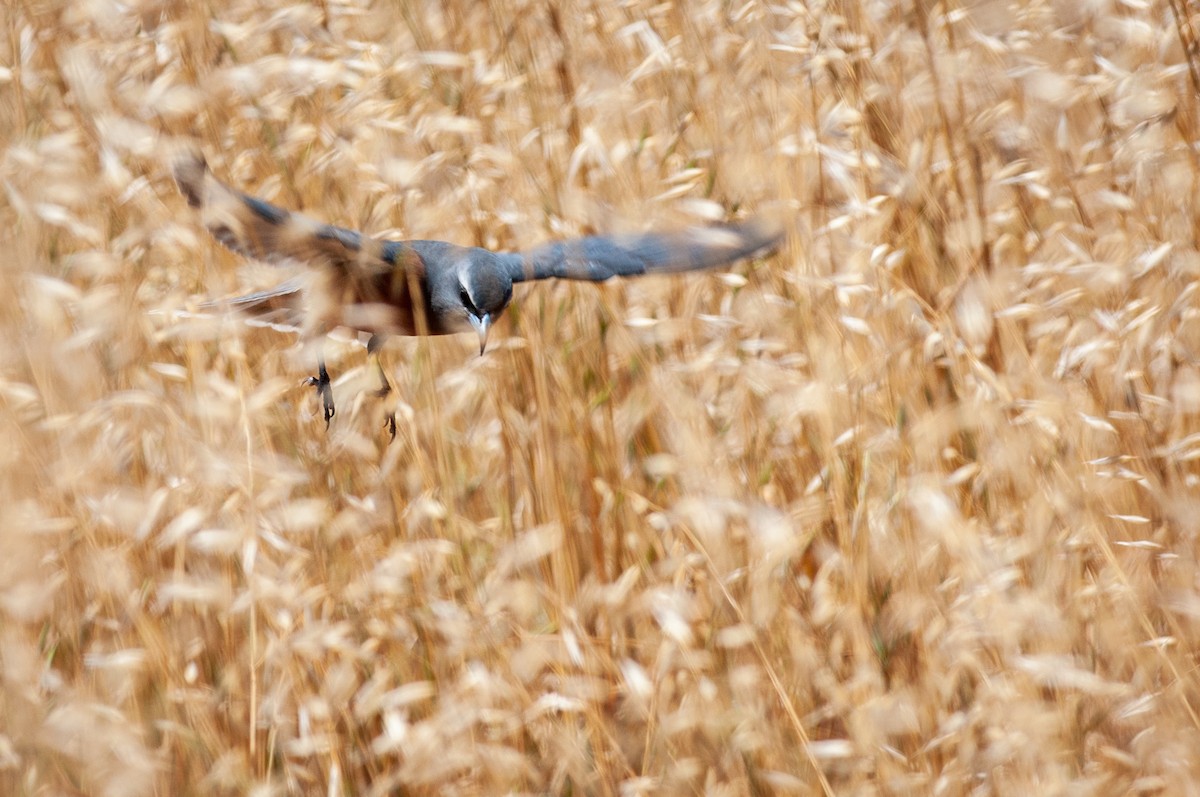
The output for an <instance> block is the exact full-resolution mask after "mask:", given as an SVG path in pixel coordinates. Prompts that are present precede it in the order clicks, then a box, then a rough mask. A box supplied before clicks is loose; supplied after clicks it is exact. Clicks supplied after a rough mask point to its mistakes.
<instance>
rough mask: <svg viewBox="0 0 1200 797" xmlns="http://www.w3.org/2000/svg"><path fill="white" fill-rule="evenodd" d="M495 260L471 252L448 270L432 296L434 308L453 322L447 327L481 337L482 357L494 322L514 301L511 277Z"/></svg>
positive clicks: (481, 253) (488, 256)
mask: <svg viewBox="0 0 1200 797" xmlns="http://www.w3.org/2000/svg"><path fill="white" fill-rule="evenodd" d="M481 255H483V256H481ZM494 260H495V256H494V255H492V253H491V252H485V251H483V250H472V251H469V252H468V253H467V256H466V257H463V258H461V259H460V260H459V261H458V263H456V264H455V268H453V269H451V270H449V272H448V273H447V274H446V278H445V279H444V282H443V283H442V284H441V285H438V286H437V289H435V292H434V294H435V295H434V296H433V300H434V305H435V309H436V310H437V312H438V314H439V315H440V316H442V317H443V318H446V319H447V320H448V321H449V322H450V324H449V325H448V326H453V327H455V328H456V329H457V330H461V331H463V332H466V331H467V330H474V331H475V332H476V333H477V334H478V335H479V353H480V354H483V350H484V347H485V346H486V345H487V338H488V331H489V330H490V329H491V328H492V323H493V322H494V321H495V320H496V319H497V318H499V317H500V314H501V313H502V312H504V308H505V307H507V306H508V303H509V301H511V300H512V278H511V277H509V275H508V274H507V272H505V271H504V270H503V269H502V268H500V264H499V263H497V262H494ZM448 331H449V330H448Z"/></svg>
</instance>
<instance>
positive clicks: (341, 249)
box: [174, 153, 410, 274]
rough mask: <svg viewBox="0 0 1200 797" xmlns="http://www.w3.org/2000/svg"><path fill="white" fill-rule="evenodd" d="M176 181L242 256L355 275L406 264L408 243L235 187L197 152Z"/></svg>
mask: <svg viewBox="0 0 1200 797" xmlns="http://www.w3.org/2000/svg"><path fill="white" fill-rule="evenodd" d="M174 174H175V182H177V183H178V184H179V190H180V191H181V192H183V195H184V196H185V197H187V201H188V204H189V205H191V206H192V207H194V208H196V209H197V210H198V211H200V216H201V219H202V220H203V221H204V226H205V227H207V228H208V231H209V232H210V233H212V235H213V237H214V238H216V239H217V240H218V241H220V242H221V243H222V244H224V245H225V246H227V247H229V248H230V249H232V250H233V251H235V252H238V253H239V254H243V255H246V256H247V257H253V258H255V259H258V260H263V261H265V262H268V263H280V262H283V261H289V260H290V261H298V262H300V263H304V264H306V265H317V264H328V265H331V266H333V267H334V268H335V269H337V270H339V271H345V272H350V273H358V274H363V273H379V272H381V271H384V270H387V269H390V268H392V267H394V266H396V265H397V263H402V264H404V265H406V266H407V265H408V264H409V262H410V258H408V257H405V256H404V255H405V253H406V252H407V251H408V247H406V246H405V245H404V244H402V243H399V242H392V241H380V240H377V239H375V238H372V237H370V236H369V235H363V234H362V233H360V232H356V231H354V230H347V229H345V228H343V227H335V226H334V225H332V224H324V223H322V222H319V221H316V220H314V219H310V218H308V217H307V216H303V215H301V214H299V213H292V212H290V211H287V210H284V209H283V208H280V207H276V206H275V205H272V204H271V203H269V202H265V201H263V200H261V199H256V198H255V197H252V196H249V195H247V194H243V193H241V192H240V191H235V190H234V189H232V188H230V187H229V186H227V185H225V184H224V183H222V182H221V181H220V180H218V179H217V178H216V177H214V176H213V175H212V172H211V171H209V169H208V164H207V163H205V161H204V159H203V158H202V157H201V156H199V155H198V154H195V153H189V154H187V155H185V156H183V157H182V158H180V159H179V160H178V161H176V163H175V167H174Z"/></svg>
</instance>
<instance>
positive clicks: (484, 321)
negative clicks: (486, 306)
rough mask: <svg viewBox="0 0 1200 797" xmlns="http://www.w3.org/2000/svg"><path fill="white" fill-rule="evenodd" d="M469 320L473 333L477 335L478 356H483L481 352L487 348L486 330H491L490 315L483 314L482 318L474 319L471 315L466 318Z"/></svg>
mask: <svg viewBox="0 0 1200 797" xmlns="http://www.w3.org/2000/svg"><path fill="white" fill-rule="evenodd" d="M467 318H469V319H470V320H471V326H473V327H475V331H476V332H478V333H479V356H480V357H482V356H483V350H484V349H485V348H487V338H488V330H489V329H491V328H492V314H491V313H484V314H483V317H482V318H476V317H475V316H473V315H470V316H467Z"/></svg>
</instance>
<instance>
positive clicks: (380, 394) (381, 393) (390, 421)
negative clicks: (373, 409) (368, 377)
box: [375, 380, 396, 443]
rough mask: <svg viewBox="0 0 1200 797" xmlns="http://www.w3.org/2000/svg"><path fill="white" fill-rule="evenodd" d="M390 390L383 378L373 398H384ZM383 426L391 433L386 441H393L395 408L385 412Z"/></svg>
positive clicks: (394, 436) (394, 438) (394, 437)
mask: <svg viewBox="0 0 1200 797" xmlns="http://www.w3.org/2000/svg"><path fill="white" fill-rule="evenodd" d="M391 392H392V386H391V385H389V384H388V383H387V380H384V382H383V386H382V387H380V388H379V389H378V390H376V391H375V398H377V399H386V398H387V397H388V395H389V394H390V393H391ZM383 427H384V428H385V429H387V430H388V434H389V435H391V440H389V441H388V442H389V443H390V442H394V441H395V440H396V411H395V410H392V411H391V412H389V413H388V414H387V418H385V419H384V422H383Z"/></svg>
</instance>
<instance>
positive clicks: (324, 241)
mask: <svg viewBox="0 0 1200 797" xmlns="http://www.w3.org/2000/svg"><path fill="white" fill-rule="evenodd" d="M174 175H175V181H176V183H178V185H179V189H180V191H181V192H182V193H183V195H184V197H186V198H187V201H188V204H189V205H191V206H192V207H193V208H195V209H196V210H197V211H199V215H200V218H201V220H202V221H203V223H204V226H205V227H206V228H207V229H208V231H209V232H210V233H211V234H212V235H213V237H215V238H216V239H217V240H218V241H220V242H221V243H222V244H224V245H225V246H227V247H228V248H230V249H231V250H233V251H234V252H238V253H239V254H242V255H245V256H247V257H251V258H254V259H257V260H262V261H265V262H268V263H282V262H293V263H295V262H298V263H300V264H303V265H304V266H306V268H305V270H304V273H303V274H302V275H301V276H300V277H298V278H294V279H289V280H287V281H285V282H282V283H280V284H279V285H277V286H275V287H273V288H269V289H267V290H263V291H257V292H255V293H250V294H247V295H245V296H239V297H237V298H234V299H230V300H227V301H223V302H212V303H209V305H208V306H222V307H227V308H232V309H237V310H241V311H244V312H246V313H248V314H250V315H252V316H254V315H263V314H267V313H276V312H279V311H280V310H281V309H282V310H283V311H284V312H285V313H286V314H287V316H288V318H289V319H292V320H298V322H299V324H298V325H299V327H300V330H301V335H302V337H304V338H305V339H312V338H315V337H318V336H322V335H324V334H326V333H328V332H331V331H333V330H334V329H336V328H339V327H345V328H349V329H353V330H357V331H359V332H366V333H368V334H369V335H370V339H369V341H368V342H367V353H368V356H370V357H371V358H372V359H373V360H374V363H375V367H376V369H377V370H378V373H379V377H380V382H381V387H380V389H379V392H378V395H380V396H386V395H387V393H388V392H390V390H391V386H390V384H389V383H388V380H387V376H386V375H385V374H384V371H383V367H382V365H381V364H380V363H379V349H380V347H381V346H382V344H383V342H384V340H386V338H387V337H388V336H389V335H447V334H453V333H457V332H475V333H476V334H477V335H478V336H479V352H480V354H483V351H484V348H485V347H486V345H487V339H488V332H489V330H490V329H491V328H492V325H493V324H494V323H495V322H496V320H497V319H498V318H499V317H500V314H501V313H503V312H504V308H505V307H507V306H508V304H509V302H510V301H512V296H513V284H514V283H517V282H528V281H532V280H542V279H549V278H551V277H556V278H559V279H570V280H587V281H591V282H602V281H604V280H607V279H609V278H611V277H628V276H636V275H640V274H655V273H660V274H665V273H674V272H682V271H695V270H697V269H706V268H712V267H715V266H721V265H725V264H728V263H732V262H734V261H736V260H740V259H742V258H745V257H749V256H751V255H754V254H759V253H765V252H767V251H769V250H771V249H773V248H775V247H776V246H778V244H779V242H780V240H781V239H782V234H781V232H780V231H779V230H778V229H777V228H775V227H772V226H771V225H768V224H766V223H764V222H761V221H746V222H737V223H730V224H722V225H713V226H709V227H698V228H691V229H686V230H681V231H677V232H649V233H641V234H635V235H598V236H589V237H586V238H577V239H574V240H568V241H555V242H551V243H547V244H543V245H541V246H538V247H536V248H534V249H531V250H529V251H526V252H492V251H490V250H487V249H481V248H479V247H468V246H457V245H455V244H451V243H446V242H443V241H387V240H381V239H378V238H373V237H371V236H369V235H366V234H364V233H361V232H356V231H354V230H348V229H344V228H342V227H335V226H333V225H331V224H325V223H323V222H319V221H316V220H314V219H310V218H308V217H306V216H303V215H300V214H299V213H293V212H291V211H288V210H284V209H283V208H280V207H276V206H275V205H272V204H270V203H269V202H265V201H264V200H261V199H257V198H255V197H252V196H249V195H248V194H244V193H242V192H240V191H237V190H235V189H233V188H231V187H229V186H227V185H225V184H224V183H222V182H221V181H220V180H218V179H217V178H216V177H214V176H213V174H212V172H211V171H210V170H209V168H208V164H207V163H206V162H205V160H204V158H203V156H201V155H200V154H199V153H197V152H194V151H189V152H188V153H187V154H185V155H183V156H181V157H180V158H178V159H177V160H176V161H175V164H174ZM306 381H307V383H308V384H309V385H312V386H314V387H316V389H317V392H318V394H319V395H320V397H321V402H322V408H323V410H324V415H325V425H326V427H328V426H329V422H330V420H331V419H332V418H333V416H334V413H335V411H336V410H335V406H334V402H333V390H332V389H331V386H330V379H329V372H328V371H327V370H326V368H325V360H324V357H323V356H318V361H317V375H316V376H314V377H310V378H309V379H308V380H306ZM388 429H389V431H390V433H391V435H392V437H393V438H394V437H395V435H396V421H395V416H394V415H392V416H389V418H388Z"/></svg>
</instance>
